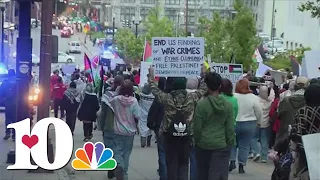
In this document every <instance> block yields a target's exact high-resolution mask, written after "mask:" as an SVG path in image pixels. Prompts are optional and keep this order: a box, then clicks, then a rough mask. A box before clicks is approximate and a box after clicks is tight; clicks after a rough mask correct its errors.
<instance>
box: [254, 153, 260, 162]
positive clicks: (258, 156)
mask: <svg viewBox="0 0 320 180" xmlns="http://www.w3.org/2000/svg"><path fill="white" fill-rule="evenodd" d="M260 157H261V156H260V154H257V155H256V156H255V157H254V158H253V161H255V162H257V161H259V160H260Z"/></svg>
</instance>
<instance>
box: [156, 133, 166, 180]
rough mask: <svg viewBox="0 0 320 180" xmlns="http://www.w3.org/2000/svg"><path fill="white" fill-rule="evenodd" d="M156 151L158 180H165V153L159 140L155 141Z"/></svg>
mask: <svg viewBox="0 0 320 180" xmlns="http://www.w3.org/2000/svg"><path fill="white" fill-rule="evenodd" d="M157 149H158V157H159V159H158V164H159V176H160V180H167V164H166V153H165V151H164V144H163V143H162V142H161V141H160V140H159V139H158V140H157Z"/></svg>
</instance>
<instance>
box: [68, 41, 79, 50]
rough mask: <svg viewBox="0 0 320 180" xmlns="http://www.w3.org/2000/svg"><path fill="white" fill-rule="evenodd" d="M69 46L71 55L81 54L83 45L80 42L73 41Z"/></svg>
mask: <svg viewBox="0 0 320 180" xmlns="http://www.w3.org/2000/svg"><path fill="white" fill-rule="evenodd" d="M68 44H69V51H68V52H69V53H81V44H80V42H79V41H71V42H69V43H68Z"/></svg>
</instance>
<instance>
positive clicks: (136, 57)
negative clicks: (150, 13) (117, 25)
mask: <svg viewBox="0 0 320 180" xmlns="http://www.w3.org/2000/svg"><path fill="white" fill-rule="evenodd" d="M115 38H116V40H117V47H118V49H119V50H120V51H121V52H122V53H123V54H124V55H125V56H126V57H127V58H129V59H131V60H132V61H133V62H134V61H140V58H141V56H142V53H143V46H144V40H143V38H142V37H139V38H136V35H135V34H134V33H133V32H132V30H131V29H129V28H123V29H119V30H118V31H117V33H116V34H115Z"/></svg>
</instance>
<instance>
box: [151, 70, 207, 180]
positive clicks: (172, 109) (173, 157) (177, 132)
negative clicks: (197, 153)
mask: <svg viewBox="0 0 320 180" xmlns="http://www.w3.org/2000/svg"><path fill="white" fill-rule="evenodd" d="M202 72H203V73H202V75H204V72H205V68H204V67H203V68H202ZM148 83H149V85H150V88H151V90H152V93H153V95H154V96H155V98H157V99H158V100H159V102H160V103H162V104H163V107H164V112H165V115H164V119H163V124H162V127H161V129H160V132H163V134H162V139H163V144H164V148H165V154H166V164H167V180H187V179H189V177H188V176H189V175H188V174H189V172H188V171H189V156H190V152H191V149H192V146H193V121H192V119H193V113H194V110H195V107H196V104H197V102H198V101H199V100H200V99H201V98H202V96H203V95H204V93H205V92H206V91H207V87H206V85H205V83H204V81H203V80H202V81H201V83H200V90H197V91H194V92H190V93H189V92H187V90H186V83H187V80H186V78H184V77H176V78H174V81H173V88H172V91H171V92H170V93H165V92H163V91H162V90H160V89H159V88H158V86H157V84H156V81H155V78H154V70H153V68H151V67H150V69H149V75H148Z"/></svg>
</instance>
